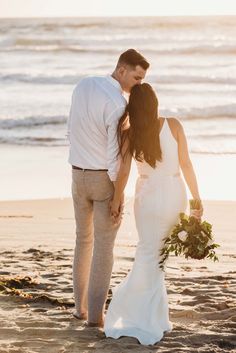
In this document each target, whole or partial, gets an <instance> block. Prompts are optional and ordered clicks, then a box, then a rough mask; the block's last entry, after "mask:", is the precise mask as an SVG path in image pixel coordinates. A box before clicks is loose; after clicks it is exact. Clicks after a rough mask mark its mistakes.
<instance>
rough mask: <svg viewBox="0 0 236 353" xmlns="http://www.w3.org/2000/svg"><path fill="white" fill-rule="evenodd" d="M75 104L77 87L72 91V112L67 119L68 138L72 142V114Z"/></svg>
mask: <svg viewBox="0 0 236 353" xmlns="http://www.w3.org/2000/svg"><path fill="white" fill-rule="evenodd" d="M74 104H75V89H74V91H73V93H72V98H71V105H70V113H69V117H68V120H67V132H66V139H67V141H68V142H69V143H70V131H71V120H72V114H73V111H74Z"/></svg>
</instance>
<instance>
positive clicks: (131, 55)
mask: <svg viewBox="0 0 236 353" xmlns="http://www.w3.org/2000/svg"><path fill="white" fill-rule="evenodd" d="M124 64H126V65H129V66H133V67H134V68H135V67H136V66H137V65H139V66H141V67H142V68H143V69H144V70H147V69H148V68H149V66H150V65H149V62H148V61H147V60H146V59H145V58H144V56H142V55H141V54H140V53H139V52H137V51H136V50H135V49H128V50H126V51H125V52H124V53H122V54H121V56H120V57H119V60H118V63H117V67H119V66H122V65H124Z"/></svg>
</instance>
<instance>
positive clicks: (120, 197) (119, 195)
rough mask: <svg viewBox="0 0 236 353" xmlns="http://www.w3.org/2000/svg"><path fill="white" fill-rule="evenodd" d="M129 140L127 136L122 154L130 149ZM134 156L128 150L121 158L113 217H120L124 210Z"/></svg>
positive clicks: (111, 206) (112, 210)
mask: <svg viewBox="0 0 236 353" xmlns="http://www.w3.org/2000/svg"><path fill="white" fill-rule="evenodd" d="M128 147H129V141H128V138H126V141H125V143H124V145H123V147H122V151H121V152H122V155H124V153H125V151H128ZM131 161H132V156H131V155H130V153H129V152H127V153H126V154H125V156H124V158H121V162H120V169H119V172H118V176H117V180H116V181H115V182H113V183H114V187H115V190H114V196H113V200H112V201H111V203H110V210H111V215H112V217H113V218H117V217H120V213H121V212H122V207H123V201H124V189H125V186H126V184H127V181H128V178H129V173H130V167H131Z"/></svg>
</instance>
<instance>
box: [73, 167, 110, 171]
mask: <svg viewBox="0 0 236 353" xmlns="http://www.w3.org/2000/svg"><path fill="white" fill-rule="evenodd" d="M72 169H77V170H83V171H84V172H86V171H90V172H107V171H108V169H84V168H80V167H76V166H75V165H72Z"/></svg>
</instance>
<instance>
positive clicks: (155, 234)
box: [104, 119, 187, 345]
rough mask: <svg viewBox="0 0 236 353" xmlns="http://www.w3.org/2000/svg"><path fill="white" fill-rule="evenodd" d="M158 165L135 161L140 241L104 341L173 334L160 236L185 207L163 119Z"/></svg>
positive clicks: (174, 149)
mask: <svg viewBox="0 0 236 353" xmlns="http://www.w3.org/2000/svg"><path fill="white" fill-rule="evenodd" d="M160 145H161V150H162V162H158V164H157V167H156V168H155V169H153V168H152V167H151V166H150V165H149V164H147V163H146V162H142V163H141V162H137V167H138V173H139V178H138V180H137V183H136V192H135V203H134V212H135V220H136V227H137V231H138V236H139V242H138V245H137V250H136V254H135V261H134V264H133V268H132V270H131V271H130V272H129V273H128V275H127V277H126V278H125V279H124V280H123V281H122V282H121V283H120V284H119V285H118V286H117V287H116V288H115V289H114V291H113V298H112V300H111V303H110V305H109V308H108V311H107V314H106V317H105V325H104V332H105V334H106V336H107V337H113V338H119V337H121V336H131V337H136V338H137V339H138V340H139V342H140V343H141V344H145V345H148V344H154V343H156V342H158V341H160V340H161V338H162V337H163V334H164V332H165V331H171V329H172V324H171V322H170V321H169V310H168V298H167V292H166V287H165V282H164V272H163V271H162V270H161V269H160V268H159V261H160V256H159V251H160V249H161V248H162V246H163V238H164V237H166V236H167V235H168V234H169V232H170V231H171V228H172V227H173V226H174V225H175V224H176V223H177V222H178V217H179V213H180V212H184V211H185V209H186V207H187V196H186V189H185V185H184V182H183V180H182V178H181V176H180V167H179V158H178V144H177V142H176V140H175V138H174V137H173V135H172V133H171V130H170V127H169V123H168V121H167V119H165V120H164V124H163V126H162V130H161V132H160Z"/></svg>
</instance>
